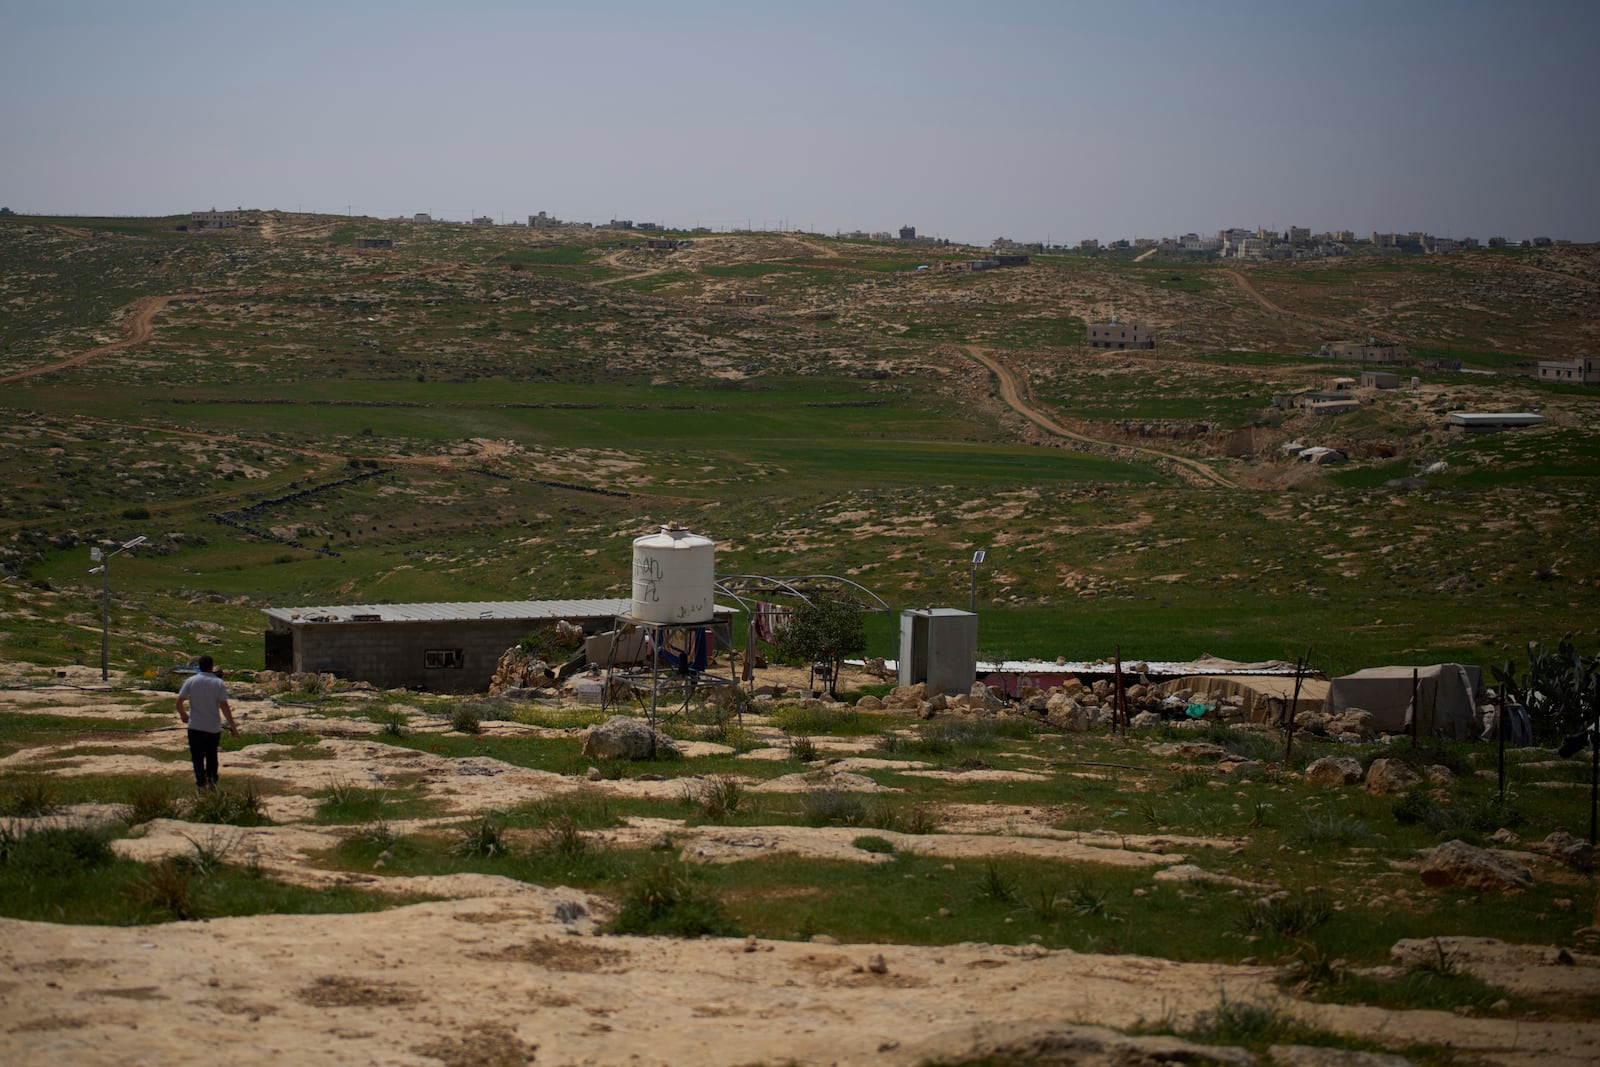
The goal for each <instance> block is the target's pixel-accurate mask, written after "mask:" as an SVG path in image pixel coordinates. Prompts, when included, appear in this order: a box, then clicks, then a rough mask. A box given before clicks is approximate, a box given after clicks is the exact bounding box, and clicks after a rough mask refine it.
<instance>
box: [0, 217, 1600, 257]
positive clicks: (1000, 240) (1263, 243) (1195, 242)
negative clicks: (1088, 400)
mask: <svg viewBox="0 0 1600 1067" xmlns="http://www.w3.org/2000/svg"><path fill="white" fill-rule="evenodd" d="M0 214H11V211H10V209H9V208H0ZM262 214H263V212H261V211H257V210H248V211H247V210H245V209H244V208H240V209H238V210H235V211H217V210H215V209H212V210H210V211H193V212H190V214H189V225H188V227H187V229H191V230H218V229H229V228H232V227H234V226H253V225H258V224H259V223H260V219H261V215H262ZM391 221H394V222H409V223H414V224H416V225H427V224H433V223H439V224H445V223H449V222H451V221H452V220H449V219H442V218H439V219H436V218H434V217H433V216H432V215H430V214H429V213H428V212H426V211H419V212H417V213H416V214H414V215H400V216H397V217H396V218H394V219H392V220H391ZM468 221H469V222H470V224H471V225H473V226H495V225H505V226H526V227H528V228H530V229H534V230H555V229H579V230H594V229H606V230H634V231H638V232H643V233H665V232H672V233H695V234H709V233H714V232H718V231H716V230H713V229H712V228H711V227H709V226H693V227H684V226H668V225H667V224H666V223H663V222H635V221H633V220H632V219H611V220H609V221H607V222H593V221H584V222H578V221H573V220H569V219H561V218H558V217H556V216H554V215H551V214H548V213H546V212H543V211H541V212H539V213H538V214H537V215H529V216H528V221H527V222H523V221H521V220H520V219H513V220H512V221H510V222H502V223H496V221H495V220H494V218H493V217H492V216H489V215H479V216H477V217H475V218H473V219H470V220H468ZM458 225H459V223H458ZM180 228H182V227H180ZM721 232H726V233H756V232H766V231H758V230H755V229H753V228H751V227H748V226H746V227H739V226H733V227H727V228H725V229H724V230H723V231H721ZM834 236H835V237H838V238H842V239H844V240H852V241H880V242H885V241H892V242H897V243H902V244H913V245H923V246H944V245H949V244H950V243H951V242H950V240H949V239H948V238H940V237H929V236H927V235H921V236H919V235H918V234H917V228H916V227H915V226H902V227H900V229H899V230H898V231H897V232H893V233H891V232H890V231H888V230H873V231H868V230H849V231H845V230H840V231H837V232H835V233H834ZM957 243H961V242H957ZM1571 243H1572V242H1570V241H1563V240H1558V239H1554V238H1550V237H1531V238H1523V239H1522V240H1520V241H1518V240H1511V239H1508V238H1505V237H1491V238H1489V239H1488V240H1487V241H1484V242H1481V243H1480V242H1479V240H1478V239H1477V238H1476V237H1436V236H1434V235H1433V234H1430V233H1424V232H1422V231H1421V230H1412V231H1411V232H1410V233H1379V232H1378V231H1376V230H1374V231H1372V233H1370V234H1369V235H1367V236H1365V237H1357V236H1356V234H1355V232H1354V231H1353V230H1330V231H1328V232H1327V233H1312V232H1311V230H1310V229H1309V228H1308V227H1304V226H1290V227H1289V228H1288V229H1287V230H1285V231H1283V232H1281V233H1280V232H1278V231H1277V230H1269V229H1266V228H1258V229H1254V230H1247V229H1242V228H1239V227H1234V228H1232V229H1227V230H1218V231H1217V233H1216V236H1214V237H1202V236H1200V235H1199V234H1197V233H1186V234H1184V235H1182V236H1181V237H1135V238H1133V240H1131V241H1129V240H1117V241H1107V242H1105V243H1104V244H1102V243H1101V242H1100V241H1099V240H1098V239H1096V238H1093V237H1089V238H1085V239H1084V240H1082V241H1079V242H1078V243H1077V244H1076V245H1069V244H1052V243H1050V242H1048V241H1034V242H1025V241H1013V240H1011V239H1010V238H1008V237H996V238H995V239H994V240H993V241H991V242H990V243H989V247H990V248H991V249H993V250H994V251H995V252H998V253H1009V254H1013V255H1020V254H1025V253H1029V252H1033V253H1046V252H1055V253H1063V252H1077V253H1099V252H1130V253H1137V254H1140V255H1145V254H1148V255H1155V254H1156V253H1161V254H1162V255H1167V256H1191V257H1204V258H1212V259H1238V260H1272V259H1316V258H1325V257H1330V256H1347V255H1351V254H1352V253H1355V252H1371V251H1377V252H1420V253H1427V254H1431V255H1440V254H1444V253H1448V252H1456V251H1470V250H1472V249H1476V248H1483V247H1488V248H1546V247H1549V246H1551V245H1566V244H1571Z"/></svg>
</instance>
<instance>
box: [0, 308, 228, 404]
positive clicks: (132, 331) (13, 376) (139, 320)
mask: <svg viewBox="0 0 1600 1067" xmlns="http://www.w3.org/2000/svg"><path fill="white" fill-rule="evenodd" d="M205 295H207V294H205V293H168V294H167V295H166V296H141V297H140V298H139V299H137V300H135V301H134V302H133V303H131V304H129V305H128V318H127V320H126V321H125V322H123V324H122V337H121V338H119V339H118V340H115V341H112V342H111V343H110V344H108V345H101V346H100V347H98V348H91V349H88V350H87V351H84V352H79V353H78V354H77V355H75V356H68V357H67V358H66V359H60V360H57V361H56V362H54V363H42V364H40V365H39V366H37V367H28V368H26V369H25V370H19V371H13V372H12V373H10V374H7V375H5V376H4V377H0V385H8V384H10V383H11V382H19V381H22V380H23V379H24V378H33V377H37V376H38V375H40V374H49V373H50V372H51V371H58V370H66V369H67V368H68V367H79V366H82V365H83V364H85V363H87V362H89V361H90V360H91V359H94V358H95V357H96V356H104V355H107V354H109V353H111V352H116V351H119V350H121V349H124V348H127V347H129V346H130V345H136V344H139V343H141V342H143V341H148V340H149V339H150V334H151V333H152V332H154V330H155V321H156V315H157V314H159V313H160V311H161V310H162V309H163V308H165V307H166V306H167V305H168V304H170V303H172V302H173V301H174V300H196V299H199V298H200V297H202V296H205Z"/></svg>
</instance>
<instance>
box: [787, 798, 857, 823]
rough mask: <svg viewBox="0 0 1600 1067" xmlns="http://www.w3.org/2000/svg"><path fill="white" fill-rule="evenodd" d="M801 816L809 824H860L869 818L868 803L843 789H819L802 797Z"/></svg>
mask: <svg viewBox="0 0 1600 1067" xmlns="http://www.w3.org/2000/svg"><path fill="white" fill-rule="evenodd" d="M800 817H801V818H802V819H803V820H804V821H805V824H806V825H807V826H860V825H862V824H863V823H864V822H866V820H867V805H866V803H865V802H864V801H863V800H862V799H861V798H860V797H859V796H857V795H855V794H854V793H846V792H845V791H844V790H842V789H819V790H817V791H815V792H811V793H805V794H803V795H802V796H801V797H800Z"/></svg>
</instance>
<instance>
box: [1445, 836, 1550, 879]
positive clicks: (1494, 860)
mask: <svg viewBox="0 0 1600 1067" xmlns="http://www.w3.org/2000/svg"><path fill="white" fill-rule="evenodd" d="M1421 874H1422V884H1423V885H1428V886H1436V887H1437V886H1454V887H1459V888H1463V889H1483V890H1505V889H1529V888H1531V887H1532V886H1533V872H1532V871H1531V870H1529V869H1528V867H1527V866H1526V865H1525V864H1522V863H1519V862H1517V861H1516V860H1514V859H1511V858H1509V857H1507V856H1502V855H1500V854H1499V853H1496V852H1490V851H1488V850H1486V849H1481V848H1476V847H1474V846H1472V845H1469V844H1467V843H1466V842H1465V841H1446V842H1445V843H1444V844H1442V845H1439V846H1438V847H1436V848H1434V849H1432V850H1431V852H1430V853H1429V855H1428V859H1427V861H1426V862H1425V863H1423V865H1422V871H1421Z"/></svg>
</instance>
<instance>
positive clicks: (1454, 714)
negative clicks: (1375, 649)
mask: <svg viewBox="0 0 1600 1067" xmlns="http://www.w3.org/2000/svg"><path fill="white" fill-rule="evenodd" d="M1413 671H1415V672H1416V678H1417V706H1418V712H1417V736H1418V737H1447V738H1451V739H1452V740H1456V741H1471V740H1473V739H1475V738H1476V737H1477V736H1478V734H1479V722H1478V718H1479V716H1478V700H1477V695H1478V691H1479V689H1480V688H1481V687H1482V684H1483V672H1482V671H1481V670H1479V669H1478V668H1477V667H1471V666H1466V665H1464V664H1460V663H1435V664H1433V665H1432V666H1428V667H1369V668H1367V669H1366V670H1364V671H1357V672H1356V673H1354V674H1347V675H1345V676H1344V677H1342V678H1335V679H1334V680H1333V681H1332V682H1330V683H1328V699H1327V700H1326V701H1325V702H1324V703H1323V705H1322V710H1323V713H1324V714H1338V713H1340V712H1343V711H1346V710H1348V709H1350V708H1360V709H1361V710H1363V711H1368V712H1371V713H1372V728H1373V729H1374V730H1378V731H1381V732H1383V733H1386V734H1401V733H1406V732H1408V730H1409V727H1408V725H1407V724H1408V722H1409V721H1410V716H1409V713H1410V711H1411V678H1412V672H1413Z"/></svg>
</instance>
